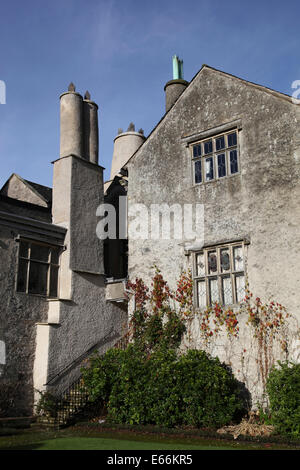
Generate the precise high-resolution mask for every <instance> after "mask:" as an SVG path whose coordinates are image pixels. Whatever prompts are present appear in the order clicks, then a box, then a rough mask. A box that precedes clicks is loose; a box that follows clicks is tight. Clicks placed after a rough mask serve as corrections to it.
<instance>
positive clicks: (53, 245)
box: [15, 235, 66, 300]
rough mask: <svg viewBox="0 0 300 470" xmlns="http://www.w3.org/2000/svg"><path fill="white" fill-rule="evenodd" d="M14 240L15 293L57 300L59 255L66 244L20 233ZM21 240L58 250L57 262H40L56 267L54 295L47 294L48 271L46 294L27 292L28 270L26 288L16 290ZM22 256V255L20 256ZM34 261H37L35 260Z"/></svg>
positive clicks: (48, 283)
mask: <svg viewBox="0 0 300 470" xmlns="http://www.w3.org/2000/svg"><path fill="white" fill-rule="evenodd" d="M15 241H16V242H17V243H18V245H19V246H18V258H17V269H16V275H15V291H16V293H17V294H18V295H19V294H21V295H30V296H38V297H43V298H45V300H58V292H59V271H60V255H61V253H62V251H64V250H65V249H66V246H65V245H62V244H56V243H53V242H46V241H45V240H42V239H40V238H38V237H37V238H33V237H32V238H31V237H27V236H22V235H19V236H18V237H16V238H15ZM21 242H27V243H29V244H34V245H40V246H44V247H48V248H50V249H51V248H55V249H58V250H59V254H58V263H52V262H51V260H50V261H49V259H48V262H45V263H42V262H41V264H48V266H49V268H50V267H51V266H55V267H57V268H58V274H57V276H58V278H57V296H56V297H54V296H51V297H50V294H49V290H50V273H49V272H48V273H47V293H46V294H42V293H33V292H28V282H29V272H28V271H27V273H26V290H25V292H24V291H19V290H18V275H19V262H20V246H21ZM21 258H22V257H21ZM30 260H31V258H30V252H29V254H28V261H29V262H28V265H30ZM35 262H37V261H36V260H35Z"/></svg>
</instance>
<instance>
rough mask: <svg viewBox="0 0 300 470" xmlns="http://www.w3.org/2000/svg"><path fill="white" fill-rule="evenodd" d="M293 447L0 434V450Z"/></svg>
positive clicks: (117, 435)
mask: <svg viewBox="0 0 300 470" xmlns="http://www.w3.org/2000/svg"><path fill="white" fill-rule="evenodd" d="M292 448H293V447H291V446H287V445H282V444H272V443H262V444H259V443H254V442H253V443H251V442H249V443H246V442H239V441H225V440H222V439H220V440H218V439H204V438H199V437H191V436H168V435H161V434H142V433H133V432H130V431H126V432H124V431H108V430H101V429H97V430H95V429H92V430H91V429H86V428H80V427H78V428H77V427H73V428H68V429H62V430H59V431H54V430H53V431H52V430H51V431H49V430H43V429H39V428H36V427H33V428H30V429H26V430H22V431H17V432H14V433H12V434H11V435H2V436H0V450H261V449H264V450H273V449H274V450H278V449H292Z"/></svg>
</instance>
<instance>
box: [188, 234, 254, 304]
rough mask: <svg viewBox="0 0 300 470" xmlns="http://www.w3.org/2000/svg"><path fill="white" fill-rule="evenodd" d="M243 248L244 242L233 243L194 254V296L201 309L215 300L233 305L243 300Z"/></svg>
mask: <svg viewBox="0 0 300 470" xmlns="http://www.w3.org/2000/svg"><path fill="white" fill-rule="evenodd" d="M244 250H245V249H244V244H243V243H231V244H227V245H222V246H218V247H215V248H205V249H204V250H202V251H201V252H199V253H195V260H194V261H195V263H194V283H195V297H196V304H197V306H198V307H199V308H206V307H207V306H209V305H212V304H213V303H215V302H218V303H220V304H222V305H233V304H238V303H240V302H241V301H242V300H243V299H244V297H245V266H244V259H245V255H244Z"/></svg>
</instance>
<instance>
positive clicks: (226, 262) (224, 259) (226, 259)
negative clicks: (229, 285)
mask: <svg viewBox="0 0 300 470" xmlns="http://www.w3.org/2000/svg"><path fill="white" fill-rule="evenodd" d="M228 271H230V254H229V248H223V249H222V250H221V272H222V273H226V272H228Z"/></svg>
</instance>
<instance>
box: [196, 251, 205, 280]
mask: <svg viewBox="0 0 300 470" xmlns="http://www.w3.org/2000/svg"><path fill="white" fill-rule="evenodd" d="M197 276H205V263H204V253H201V254H200V255H197Z"/></svg>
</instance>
